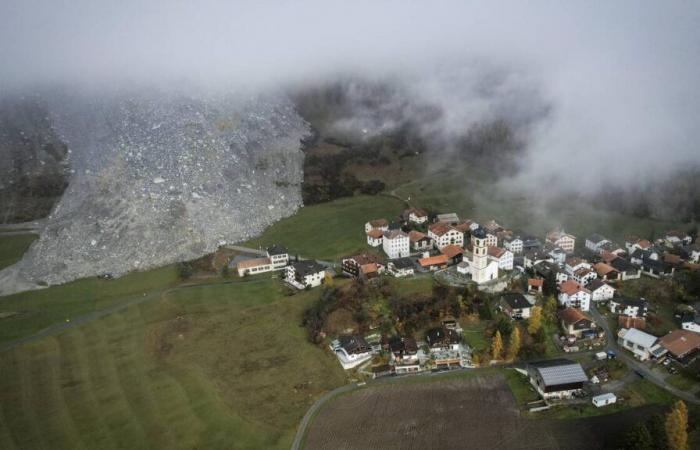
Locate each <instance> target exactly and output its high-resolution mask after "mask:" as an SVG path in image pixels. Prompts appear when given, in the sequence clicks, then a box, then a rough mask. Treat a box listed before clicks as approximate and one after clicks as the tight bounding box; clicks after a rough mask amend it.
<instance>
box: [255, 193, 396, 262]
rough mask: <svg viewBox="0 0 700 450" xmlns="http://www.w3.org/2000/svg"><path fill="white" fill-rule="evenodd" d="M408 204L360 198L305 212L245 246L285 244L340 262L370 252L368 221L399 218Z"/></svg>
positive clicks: (293, 249) (296, 250)
mask: <svg viewBox="0 0 700 450" xmlns="http://www.w3.org/2000/svg"><path fill="white" fill-rule="evenodd" d="M404 208H405V206H404V204H403V203H402V202H401V201H399V200H397V199H394V198H391V197H386V196H379V195H378V196H372V197H369V196H357V197H347V198H341V199H339V200H335V201H332V202H328V203H322V204H318V205H311V206H307V207H304V208H302V209H301V210H299V212H298V213H297V214H295V215H294V216H292V217H289V218H286V219H282V220H280V221H279V222H277V223H276V224H274V225H272V226H271V227H269V228H268V229H267V230H266V231H265V232H264V233H263V234H262V236H260V237H258V238H256V239H253V240H251V241H249V242H247V243H245V244H243V245H247V246H250V247H258V246H263V247H265V246H268V245H271V244H275V243H277V244H282V245H284V246H286V247H287V248H288V249H289V252H290V254H299V255H301V256H303V257H307V258H316V259H321V260H337V259H339V258H341V257H343V256H347V255H349V254H352V253H356V252H359V251H364V250H367V249H368V248H369V246H368V245H367V237H366V236H365V232H364V225H365V223H367V221H368V220H371V219H379V218H385V219H387V220H391V219H392V218H394V217H397V216H398V215H399V214H401V212H402V211H403V209H404Z"/></svg>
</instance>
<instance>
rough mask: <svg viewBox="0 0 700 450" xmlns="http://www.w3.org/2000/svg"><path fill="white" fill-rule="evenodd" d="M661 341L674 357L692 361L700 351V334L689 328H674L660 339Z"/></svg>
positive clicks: (686, 361)
mask: <svg viewBox="0 0 700 450" xmlns="http://www.w3.org/2000/svg"><path fill="white" fill-rule="evenodd" d="M659 343H660V344H661V346H662V347H663V348H665V349H666V350H668V353H669V354H670V355H671V356H673V358H674V359H676V360H678V361H681V362H683V363H688V362H691V361H692V360H693V359H695V356H697V354H698V352H699V351H700V334H696V333H693V332H692V331H688V330H673V331H671V332H669V333H668V334H667V335H666V336H663V337H662V338H661V339H659Z"/></svg>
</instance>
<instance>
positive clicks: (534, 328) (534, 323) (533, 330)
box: [527, 306, 542, 336]
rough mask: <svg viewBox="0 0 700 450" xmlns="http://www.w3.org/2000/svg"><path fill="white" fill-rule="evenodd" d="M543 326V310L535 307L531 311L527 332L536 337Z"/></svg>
mask: <svg viewBox="0 0 700 450" xmlns="http://www.w3.org/2000/svg"><path fill="white" fill-rule="evenodd" d="M541 326H542V308H540V307H539V306H533V307H532V311H530V318H529V319H527V332H528V333H530V335H531V336H534V335H535V334H537V332H538V331H539V329H540V327H541Z"/></svg>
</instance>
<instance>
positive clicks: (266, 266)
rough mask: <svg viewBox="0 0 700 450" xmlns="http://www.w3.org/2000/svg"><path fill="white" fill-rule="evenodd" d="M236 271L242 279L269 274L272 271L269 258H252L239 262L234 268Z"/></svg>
mask: <svg viewBox="0 0 700 450" xmlns="http://www.w3.org/2000/svg"><path fill="white" fill-rule="evenodd" d="M236 270H237V271H238V276H239V277H244V276H246V275H257V274H259V273H264V272H270V271H272V270H273V266H272V261H271V260H270V258H253V259H245V260H243V261H240V262H239V263H238V265H237V266H236Z"/></svg>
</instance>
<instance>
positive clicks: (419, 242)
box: [408, 230, 433, 252]
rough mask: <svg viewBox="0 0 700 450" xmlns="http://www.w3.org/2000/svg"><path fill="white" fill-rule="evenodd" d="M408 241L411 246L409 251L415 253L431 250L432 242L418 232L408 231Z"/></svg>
mask: <svg viewBox="0 0 700 450" xmlns="http://www.w3.org/2000/svg"><path fill="white" fill-rule="evenodd" d="M408 240H409V242H410V244H411V249H413V250H414V251H417V252H420V251H424V250H430V249H431V248H433V240H432V239H431V238H430V237H428V236H427V235H426V234H425V233H421V232H420V231H416V230H411V231H409V232H408Z"/></svg>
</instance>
